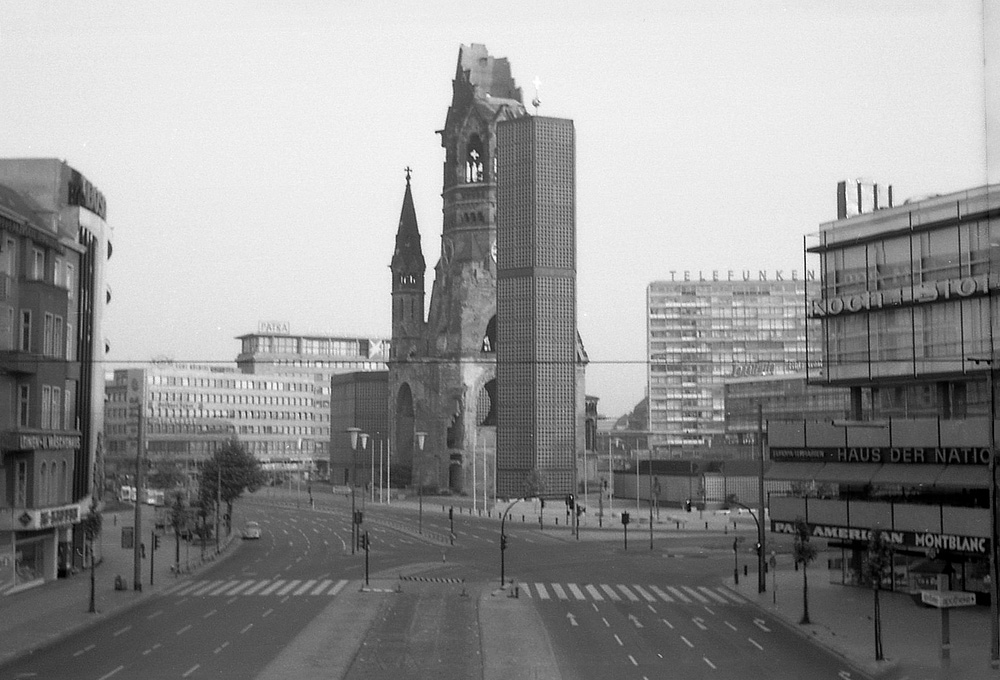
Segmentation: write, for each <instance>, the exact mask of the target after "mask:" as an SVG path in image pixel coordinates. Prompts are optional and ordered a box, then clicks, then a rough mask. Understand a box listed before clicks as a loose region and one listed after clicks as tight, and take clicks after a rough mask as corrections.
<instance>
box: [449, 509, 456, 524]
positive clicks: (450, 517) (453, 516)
mask: <svg viewBox="0 0 1000 680" xmlns="http://www.w3.org/2000/svg"><path fill="white" fill-rule="evenodd" d="M453 519H455V508H448V520H449V521H451V520H453Z"/></svg>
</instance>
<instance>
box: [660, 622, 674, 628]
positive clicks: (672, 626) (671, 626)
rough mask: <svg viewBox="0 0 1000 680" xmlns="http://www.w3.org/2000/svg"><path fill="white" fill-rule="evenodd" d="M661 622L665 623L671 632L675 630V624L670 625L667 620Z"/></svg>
mask: <svg viewBox="0 0 1000 680" xmlns="http://www.w3.org/2000/svg"><path fill="white" fill-rule="evenodd" d="M660 621H663V623H665V624H667V627H669V628H670V629H671V630H673V628H674V624H672V623H670V622H669V621H667V620H666V619H660Z"/></svg>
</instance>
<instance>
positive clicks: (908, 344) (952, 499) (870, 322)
mask: <svg viewBox="0 0 1000 680" xmlns="http://www.w3.org/2000/svg"><path fill="white" fill-rule="evenodd" d="M998 242H1000V187H996V186H985V187H979V188H976V189H970V190H968V191H961V192H956V193H952V194H948V195H943V196H934V197H930V198H926V199H923V200H917V201H910V202H906V203H904V204H902V205H897V206H895V207H889V208H885V209H880V210H874V211H872V212H867V213H865V212H863V213H862V214H859V215H856V216H853V217H849V218H847V219H842V220H838V221H835V222H829V223H826V224H823V225H821V226H820V231H819V233H818V234H815V235H813V236H811V237H809V238H808V239H807V245H808V249H807V253H808V257H809V258H813V259H814V260H815V261H816V264H817V270H818V271H820V272H821V287H820V288H819V289H818V290H816V291H815V292H812V293H811V294H810V298H809V307H808V313H809V316H810V318H811V319H815V320H818V321H819V322H820V326H819V328H818V329H817V330H818V332H817V333H816V334H815V335H812V334H811V335H810V347H811V348H812V347H815V348H818V349H819V350H820V351H821V354H822V356H821V359H822V361H821V363H820V364H819V365H818V366H810V367H809V369H808V373H809V381H810V383H811V384H818V385H833V386H839V387H842V388H845V389H848V390H850V393H851V404H850V406H851V408H850V418H849V419H847V420H841V421H832V422H831V421H827V422H814V421H796V422H786V423H779V422H770V423H769V427H768V436H769V444H770V457H771V460H772V465H771V468H770V469H769V471H768V473H767V475H768V477H770V478H773V479H784V480H793V481H797V482H798V484H797V493H796V494H795V495H792V496H788V497H782V498H776V497H772V498H771V505H770V509H771V528H772V531H777V532H790V531H792V530H793V528H792V527H793V523H794V522H795V520H796V518H802V519H804V520H805V521H806V522H807V523H808V525H809V527H810V528H811V530H812V532H813V535H814V536H816V537H819V538H826V539H828V540H829V545H830V547H831V548H834V549H840V550H841V557H840V558H839V559H837V560H835V561H834V562H833V566H834V567H835V568H836V571H835V573H834V574H831V578H835V579H838V580H843V581H844V582H849V583H864V582H865V576H864V571H863V569H862V567H863V564H864V561H865V552H866V546H867V540H868V536H869V534H870V531H871V530H872V529H873V528H874V527H879V528H881V529H883V530H885V531H886V532H887V536H888V538H889V540H890V541H891V542H892V543H893V544H894V547H895V551H894V557H893V568H892V573H891V576H887V578H886V584H885V585H886V586H887V587H892V588H899V589H905V590H914V589H919V588H927V587H931V588H932V587H933V580H934V577H935V575H936V574H937V573H945V574H949V579H950V587H951V588H952V589H956V590H968V591H975V592H978V593H985V592H986V591H988V590H989V583H990V581H991V579H990V575H989V568H988V567H989V561H990V560H989V555H990V553H991V551H993V550H995V547H996V546H995V544H994V543H993V542H992V541H991V540H990V535H991V518H990V510H989V508H990V500H991V499H990V496H991V491H990V474H989V467H990V459H991V452H992V451H993V450H994V448H995V435H994V433H995V431H996V422H995V421H996V408H995V401H996V399H995V389H994V390H991V386H993V384H994V383H995V381H993V380H992V374H993V373H994V372H995V370H996V360H997V354H996V346H995V341H994V338H995V337H997V334H998V331H1000V324H998V321H1000V314H997V306H998V304H1000V296H998V294H997V291H998V277H1000V251H998V250H997V248H996V244H997V243H998ZM991 425H992V426H991ZM992 581H993V582H994V583H995V582H996V578H995V577H994V578H993V579H992Z"/></svg>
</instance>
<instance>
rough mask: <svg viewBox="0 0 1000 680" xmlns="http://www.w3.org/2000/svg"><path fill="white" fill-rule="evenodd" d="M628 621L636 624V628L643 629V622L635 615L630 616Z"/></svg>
mask: <svg viewBox="0 0 1000 680" xmlns="http://www.w3.org/2000/svg"><path fill="white" fill-rule="evenodd" d="M628 620H629V621H631V622H632V623H633V624H635V627H636V628H642V627H643V625H642V622H641V621H639V617H638V616H636V615H635V614H629V615H628Z"/></svg>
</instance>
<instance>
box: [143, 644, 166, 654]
mask: <svg viewBox="0 0 1000 680" xmlns="http://www.w3.org/2000/svg"><path fill="white" fill-rule="evenodd" d="M160 646H161V645H160V643H159V642H157V643H156V644H155V645H153V646H152V647H150V648H149V649H147V650H145V651H144V652H143V653H142V655H143V656H146V655H148V654H151V653H152V652H155V651H156V650H157V649H159V648H160Z"/></svg>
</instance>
